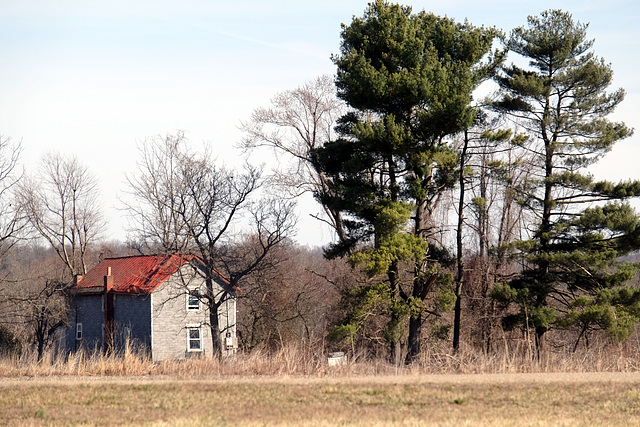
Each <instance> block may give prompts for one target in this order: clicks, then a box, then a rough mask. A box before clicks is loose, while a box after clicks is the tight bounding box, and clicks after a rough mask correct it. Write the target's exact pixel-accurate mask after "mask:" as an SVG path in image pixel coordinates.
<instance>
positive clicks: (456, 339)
mask: <svg viewBox="0 0 640 427" xmlns="http://www.w3.org/2000/svg"><path fill="white" fill-rule="evenodd" d="M468 147H469V134H468V133H467V131H465V132H464V146H463V147H462V153H460V175H459V177H458V180H459V185H460V198H459V199H458V228H457V230H456V246H457V258H456V261H457V264H458V273H457V275H456V288H455V295H456V304H455V307H454V317H453V351H454V352H457V351H458V347H460V318H461V314H462V313H461V311H462V303H461V298H462V296H461V295H460V292H461V290H462V281H463V280H464V258H463V257H462V250H463V246H462V227H463V226H464V196H465V194H464V192H465V182H464V167H465V162H466V157H467V148H468ZM483 234H484V232H481V233H480V238H481V241H482V238H483ZM481 246H482V244H481Z"/></svg>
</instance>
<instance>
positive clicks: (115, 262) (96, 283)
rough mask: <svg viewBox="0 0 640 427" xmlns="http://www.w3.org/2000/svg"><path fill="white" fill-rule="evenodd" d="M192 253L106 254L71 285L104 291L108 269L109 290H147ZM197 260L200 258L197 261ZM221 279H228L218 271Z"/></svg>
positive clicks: (186, 259) (150, 291)
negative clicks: (111, 284) (110, 284)
mask: <svg viewBox="0 0 640 427" xmlns="http://www.w3.org/2000/svg"><path fill="white" fill-rule="evenodd" d="M194 259H195V260H198V261H200V260H199V258H197V257H195V256H193V255H178V254H173V255H140V256H129V257H121V258H106V259H104V260H103V261H102V262H101V263H100V264H98V265H97V266H96V267H95V268H93V269H92V270H91V271H90V272H89V273H87V275H86V276H84V277H83V278H82V279H80V280H78V283H77V284H76V285H75V286H73V288H72V289H74V290H76V291H78V292H80V293H93V292H96V293H100V292H103V291H104V283H105V276H107V273H108V271H109V268H110V269H111V277H112V278H113V287H112V288H111V292H113V293H120V294H150V293H152V292H153V291H155V290H156V288H157V287H158V286H160V285H161V284H162V283H164V281H165V280H167V279H168V278H169V277H171V275H173V274H174V273H175V272H177V271H178V269H179V268H180V267H182V266H183V265H185V264H187V263H189V262H190V261H192V260H194ZM200 262H201V261H200ZM220 277H221V279H222V280H224V281H225V282H227V283H228V281H227V280H226V279H225V278H224V277H222V276H221V275H220Z"/></svg>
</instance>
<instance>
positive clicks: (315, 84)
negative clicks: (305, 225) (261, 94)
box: [241, 75, 346, 240]
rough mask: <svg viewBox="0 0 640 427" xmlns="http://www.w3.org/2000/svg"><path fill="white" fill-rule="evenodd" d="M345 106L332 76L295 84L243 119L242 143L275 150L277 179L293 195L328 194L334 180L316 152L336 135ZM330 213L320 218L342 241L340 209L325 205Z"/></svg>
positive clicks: (246, 146)
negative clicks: (320, 164)
mask: <svg viewBox="0 0 640 427" xmlns="http://www.w3.org/2000/svg"><path fill="white" fill-rule="evenodd" d="M345 111H346V107H345V104H344V102H342V101H341V100H339V99H338V98H337V97H336V88H335V84H334V81H333V78H332V77H331V76H328V75H324V76H321V77H318V78H316V79H315V80H312V81H310V82H308V83H306V84H304V85H302V86H300V87H298V88H297V89H293V90H288V91H285V92H282V93H279V94H277V95H276V96H275V97H274V98H273V99H272V100H271V105H270V106H269V107H267V108H257V109H255V110H254V111H253V114H252V115H251V119H250V120H249V121H247V122H245V123H243V124H242V127H241V128H242V130H243V131H244V132H245V137H244V139H243V141H242V147H243V148H244V149H245V150H249V151H250V150H255V149H257V148H259V147H266V148H271V149H273V151H274V153H275V154H276V156H277V157H278V160H279V158H280V157H282V158H284V160H285V162H280V161H278V165H279V168H278V169H276V170H275V171H274V178H275V179H274V180H275V182H276V183H278V184H279V185H281V186H283V187H284V189H285V191H288V192H289V194H290V195H291V196H292V197H293V196H297V195H300V194H302V193H305V192H312V193H315V194H328V193H330V191H331V190H330V187H329V186H328V185H327V184H328V180H329V179H330V178H329V177H328V176H326V175H325V174H324V173H323V172H322V171H321V170H320V169H318V168H317V167H316V165H315V162H314V160H313V151H314V150H316V149H318V148H320V147H322V146H323V145H324V144H326V143H327V142H329V141H332V140H333V139H334V138H335V132H334V127H335V126H336V121H337V119H338V118H339V117H341V116H342V115H343V114H344V113H345ZM323 209H324V211H325V214H326V217H319V216H316V218H318V219H320V220H321V221H323V222H326V223H328V224H329V225H330V226H331V227H332V228H333V229H334V230H335V232H336V233H337V235H338V238H339V239H340V240H344V239H345V238H346V234H345V233H344V230H343V222H342V215H341V213H340V212H338V211H335V210H333V209H330V208H329V207H328V206H326V205H324V206H323Z"/></svg>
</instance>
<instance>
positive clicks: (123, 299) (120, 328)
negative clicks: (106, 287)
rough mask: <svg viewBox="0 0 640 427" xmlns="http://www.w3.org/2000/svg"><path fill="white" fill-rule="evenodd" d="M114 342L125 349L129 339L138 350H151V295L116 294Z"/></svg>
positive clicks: (117, 346) (117, 347) (119, 347)
mask: <svg viewBox="0 0 640 427" xmlns="http://www.w3.org/2000/svg"><path fill="white" fill-rule="evenodd" d="M113 311H114V313H113V318H114V326H115V336H114V341H115V342H114V343H115V347H116V349H123V348H124V346H125V344H126V342H127V340H128V341H129V344H130V345H131V347H132V348H133V349H135V350H137V351H143V352H149V351H150V350H151V297H150V296H149V295H115V298H114V310H113Z"/></svg>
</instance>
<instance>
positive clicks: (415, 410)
mask: <svg viewBox="0 0 640 427" xmlns="http://www.w3.org/2000/svg"><path fill="white" fill-rule="evenodd" d="M443 350H444V349H440V351H438V350H437V349H434V348H429V349H426V350H425V352H424V354H423V357H422V358H421V359H420V360H419V361H418V362H416V363H414V364H412V365H410V366H398V367H396V366H393V365H390V364H389V363H387V362H386V361H384V360H371V359H367V358H365V357H363V356H362V355H355V357H354V356H353V355H351V357H350V359H349V360H348V362H347V363H345V364H344V365H342V366H338V367H330V366H328V365H327V362H326V355H325V354H324V351H321V350H318V351H314V349H312V348H309V347H302V346H288V347H285V348H283V349H281V350H279V351H276V352H273V353H267V352H266V351H254V352H252V353H250V354H239V355H237V356H236V357H234V358H230V359H227V360H215V359H189V360H184V361H165V362H160V363H154V362H153V361H151V360H149V359H148V358H146V357H144V356H143V355H142V353H139V352H137V351H135V349H132V348H127V349H125V351H123V352H122V353H120V354H114V355H109V356H105V355H104V354H101V353H97V352H94V353H92V354H87V353H76V354H71V355H68V356H67V357H65V356H64V355H56V354H54V353H53V352H50V353H48V354H47V355H46V357H45V358H44V359H43V360H41V361H40V362H37V361H36V360H35V357H34V355H31V354H24V355H22V356H20V357H17V356H14V357H4V358H0V377H2V378H0V425H17V426H23V425H24V426H27V425H28V426H32V425H36V426H38V425H77V424H84V425H97V426H99V425H151V426H174V425H177V426H192V425H196V426H198V425H243V426H254V425H255V426H257V425H282V426H293V425H296V426H297V425H303V426H304V425H320V426H323V425H326V426H329V425H356V426H360V425H363V426H364V425H366V426H379V425H424V424H430V425H442V426H452V425H460V424H466V425H547V424H554V425H593V424H604V425H633V424H640V369H639V367H640V355H639V354H638V352H637V351H636V350H635V349H634V348H633V347H631V346H627V347H623V346H610V347H602V346H601V347H598V348H597V349H593V350H587V349H583V350H581V351H578V352H576V353H567V352H549V354H547V355H546V356H545V357H543V358H542V359H541V360H535V359H533V358H531V357H530V355H527V353H526V352H524V353H523V354H516V353H509V352H507V351H505V352H504V353H498V354H495V355H486V354H482V353H479V352H475V351H473V350H472V349H470V348H465V349H463V350H462V351H460V352H459V353H458V354H452V353H450V352H445V351H443Z"/></svg>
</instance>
